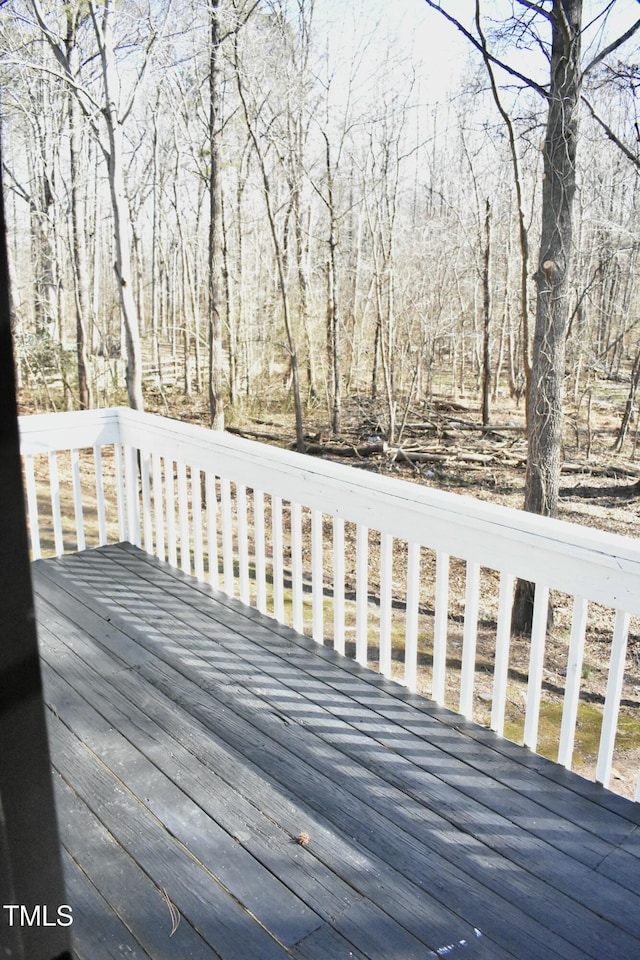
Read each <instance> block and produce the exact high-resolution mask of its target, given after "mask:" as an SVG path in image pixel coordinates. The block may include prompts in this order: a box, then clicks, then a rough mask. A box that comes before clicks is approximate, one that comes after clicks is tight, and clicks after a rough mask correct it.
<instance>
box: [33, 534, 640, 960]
mask: <svg viewBox="0 0 640 960" xmlns="http://www.w3.org/2000/svg"><path fill="white" fill-rule="evenodd" d="M33 575H34V584H35V589H36V595H37V613H38V619H39V635H40V643H41V648H42V656H43V669H44V674H45V688H46V699H47V703H48V705H49V707H50V710H49V716H50V735H51V744H52V752H53V759H54V768H55V774H54V775H55V783H56V791H57V800H58V815H59V819H60V828H61V834H62V839H63V844H64V849H65V852H64V858H65V870H66V872H67V874H66V875H67V883H68V896H69V902H70V903H71V905H72V906H73V911H74V925H73V932H74V936H75V943H76V950H77V954H78V957H80V958H86V960H101V958H104V957H123V956H126V957H131V958H147V957H149V958H153V960H162V958H165V957H166V958H180V960H186V958H203V960H205V958H209V957H221V958H223V960H271V958H284V957H295V958H300V960H342V958H345V960H346V958H354V960H365V958H370V960H408V958H415V960H423V958H426V957H434V956H435V957H443V956H446V957H451V958H454V960H455V958H458V957H459V958H460V960H464V958H472V957H473V958H476V957H482V958H487V960H501V958H507V957H510V958H516V960H529V958H530V960H539V958H543V957H544V958H551V957H563V958H570V960H584V958H589V957H593V958H597V960H606V958H613V957H615V958H617V960H621V958H624V960H632V958H637V957H640V895H639V892H640V869H639V868H640V829H639V825H640V807H639V806H638V805H636V804H633V803H631V802H630V801H626V800H623V799H622V798H620V797H617V796H615V795H614V794H611V793H609V792H607V791H605V790H602V789H600V788H598V787H595V786H593V785H592V784H589V783H587V782H586V781H584V780H582V779H580V778H579V777H577V776H574V775H572V774H568V773H566V772H565V771H564V770H562V769H561V768H560V767H558V766H556V765H555V764H551V763H549V762H548V761H545V760H543V759H541V758H540V757H537V756H535V755H534V754H531V753H530V752H528V751H526V750H524V749H521V748H518V747H516V746H514V745H512V744H509V743H508V742H507V741H504V740H501V739H500V738H498V737H496V736H494V735H493V734H491V733H489V732H488V731H485V730H482V729H480V728H478V727H476V726H474V725H472V724H468V723H465V722H464V721H463V720H461V719H460V717H458V716H456V715H454V714H452V713H450V712H448V711H446V710H443V709H441V708H438V707H436V706H435V705H434V704H432V703H431V702H429V701H426V700H423V699H421V698H419V697H416V696H411V695H409V694H407V693H406V692H405V691H404V690H403V689H402V688H401V687H399V686H397V685H396V684H393V683H390V682H388V681H385V680H384V679H383V678H382V677H381V676H379V675H378V674H375V673H372V672H370V671H367V670H365V669H363V668H362V667H359V666H358V665H357V664H354V663H353V662H351V661H347V660H344V659H342V658H340V657H338V656H337V655H335V654H334V653H333V652H332V651H330V650H328V649H326V648H323V647H320V646H318V645H316V644H314V643H313V641H310V640H308V639H306V638H303V637H300V636H298V635H296V634H295V633H293V631H291V630H289V629H287V628H284V627H280V626H278V625H277V624H276V623H275V622H274V621H272V620H269V619H267V618H265V617H263V616H261V615H260V614H258V613H256V612H255V611H253V610H250V609H248V608H245V607H243V606H242V605H241V604H239V603H238V602H235V601H231V600H229V599H227V598H225V597H223V596H221V595H217V594H216V595H214V594H213V593H212V591H211V590H209V589H208V588H207V587H206V586H203V585H202V584H198V583H197V582H196V581H195V580H193V579H191V578H189V577H186V576H185V575H183V574H182V573H180V572H179V571H178V570H175V569H174V568H172V567H170V566H169V565H167V564H164V563H160V562H159V561H157V560H155V559H153V558H151V557H149V556H148V555H146V554H144V553H142V552H141V551H139V550H137V549H135V548H134V547H131V546H129V545H119V546H115V547H114V546H110V547H105V548H101V549H99V550H93V551H87V552H85V553H82V554H77V555H73V556H66V557H63V558H61V559H58V560H46V561H38V562H37V563H35V564H34V565H33ZM303 833H306V834H308V836H309V840H308V843H306V844H304V845H302V844H300V843H298V842H297V838H298V837H299V835H300V834H303ZM178 920H179V923H178V925H177V927H176V923H177V921H178ZM172 928H175V929H174V930H173V933H172Z"/></svg>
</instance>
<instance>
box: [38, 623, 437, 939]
mask: <svg viewBox="0 0 640 960" xmlns="http://www.w3.org/2000/svg"><path fill="white" fill-rule="evenodd" d="M45 622H46V624H47V627H48V626H49V624H50V623H51V618H50V616H47V617H46V621H45ZM77 645H78V644H77V641H76V642H74V647H77ZM49 649H52V650H53V652H54V655H55V661H56V665H57V668H58V669H60V671H61V673H62V674H64V676H65V678H66V679H67V680H69V682H71V683H73V684H75V683H76V681H77V680H78V679H81V680H82V681H83V685H84V687H85V689H86V693H87V695H88V696H90V698H91V699H92V700H93V698H94V697H95V696H99V692H100V690H99V684H98V683H96V682H95V681H94V682H93V683H92V682H91V679H90V678H88V677H87V676H86V672H85V673H83V672H82V671H79V670H78V668H75V669H74V667H73V665H72V664H70V663H69V656H67V657H65V656H64V655H62V656H61V655H60V653H59V651H57V650H56V649H55V643H54V641H53V640H49V639H48V640H47V653H46V654H45V657H47V656H48V653H49ZM92 661H93V665H94V666H95V668H96V669H101V668H102V667H103V664H102V662H101V658H100V657H96V656H95V653H94V655H93V656H92ZM118 679H119V681H120V682H121V683H122V684H123V686H124V687H125V688H126V687H127V686H128V687H129V688H130V693H131V695H132V697H135V698H136V700H137V702H138V703H142V704H145V707H146V701H147V699H148V697H149V694H148V693H147V694H146V695H145V690H144V685H143V684H141V682H140V677H139V676H135V677H131V676H130V675H127V674H126V673H125V672H124V671H120V674H119V677H118ZM127 680H128V681H129V683H128V684H127V683H126V681H127ZM119 685H120V684H119ZM54 702H55V704H56V709H57V711H58V712H60V708H59V706H58V704H59V703H60V700H59V699H58V698H56V699H55V700H54ZM123 702H124V703H125V709H124V712H119V711H118V709H117V706H118V703H123ZM159 707H161V705H160V704H158V703H155V704H154V713H155V712H156V711H157V710H158V708H159ZM100 709H101V712H102V713H103V714H104V715H105V718H106V719H107V720H108V721H109V722H114V723H116V724H117V725H118V726H119V727H120V728H121V729H122V727H123V725H124V724H126V723H134V724H135V728H136V733H135V739H136V742H137V743H138V745H140V742H141V739H144V738H141V733H142V728H143V726H145V725H146V726H150V724H149V723H148V722H147V717H146V713H143V712H142V711H140V710H138V709H137V708H136V706H135V705H134V704H133V702H131V701H130V702H126V701H125V700H124V697H122V695H121V694H120V693H119V691H118V690H117V689H116V688H115V683H114V684H112V685H111V687H110V690H109V701H108V703H107V702H105V703H104V704H102V705H101V708H100ZM165 713H166V714H169V725H170V726H171V727H172V729H173V730H174V731H175V732H177V733H178V734H179V735H180V736H181V739H182V734H184V733H186V734H188V733H189V731H188V727H192V726H193V724H192V723H189V724H188V726H187V725H176V716H175V707H173V708H172V709H171V710H170V711H169V710H168V709H165ZM67 719H68V721H69V722H70V724H71V725H72V726H73V727H74V729H76V730H77V729H78V728H79V727H78V724H77V722H74V719H73V717H69V716H68V715H67ZM176 727H177V730H176ZM154 732H155V739H154V738H152V736H151V731H149V733H148V734H147V737H146V740H147V742H146V746H145V753H146V754H147V756H150V757H153V758H154V761H155V762H156V763H157V765H158V768H159V769H162V770H164V771H165V772H166V773H170V774H172V775H173V776H174V777H175V779H176V780H177V781H179V782H180V783H181V784H182V785H183V787H184V789H186V788H187V783H188V788H189V792H190V795H191V796H192V797H193V798H195V799H196V800H197V801H198V802H199V803H200V804H201V805H202V808H203V810H209V812H210V813H211V816H212V817H217V818H218V819H220V820H221V821H222V822H224V823H225V826H226V828H227V829H228V830H229V836H230V837H232V838H233V841H234V844H241V845H242V846H243V847H246V849H248V850H249V849H250V850H251V851H252V853H254V854H255V855H256V858H257V859H258V860H260V862H262V863H264V864H265V865H267V866H270V867H271V868H272V869H273V870H276V869H279V870H280V871H281V872H282V874H283V875H284V876H286V877H287V882H288V884H289V886H291V887H292V888H294V889H296V890H297V891H298V892H299V893H300V895H301V896H303V897H304V898H306V899H307V900H310V901H312V903H313V906H314V908H315V909H320V910H321V912H322V914H323V918H324V920H325V921H331V922H332V923H334V924H337V925H338V926H341V925H343V923H348V925H349V928H350V935H351V937H352V940H353V939H355V940H356V941H357V940H358V934H357V929H360V930H361V931H365V932H364V933H362V932H361V933H360V937H361V938H362V937H363V936H364V937H365V939H366V940H368V941H369V942H370V940H371V934H370V932H369V931H370V929H371V926H372V925H373V924H379V923H380V922H381V919H382V921H383V922H384V925H385V926H386V927H387V928H388V930H390V931H393V930H394V928H395V927H396V924H395V921H394V920H393V919H392V918H391V917H390V916H389V915H386V916H382V918H381V911H380V909H377V908H375V907H374V906H372V905H371V903H370V901H366V900H365V899H364V898H363V897H362V896H361V895H359V894H357V893H356V891H354V890H353V888H351V887H349V886H348V885H347V884H346V883H344V882H342V881H341V880H340V878H339V876H338V874H337V873H335V872H334V871H331V870H329V868H328V867H326V866H323V864H322V863H321V862H319V861H317V860H316V859H315V858H314V857H313V855H312V852H311V851H307V850H306V849H303V848H302V847H301V846H300V845H298V844H297V843H296V842H295V836H294V835H292V834H291V833H290V832H289V831H284V830H282V829H281V828H279V827H278V825H277V824H275V823H274V820H273V818H272V817H269V818H267V817H265V816H264V814H262V813H261V811H259V810H258V809H257V808H255V807H253V806H251V805H250V804H249V803H248V801H246V800H244V799H243V797H242V796H240V795H239V794H238V793H237V792H236V793H235V794H234V793H233V792H232V791H231V790H230V789H229V787H228V785H226V784H225V783H224V782H223V781H221V780H220V778H219V777H218V776H216V775H215V773H214V770H224V769H225V768H226V767H227V766H228V765H229V759H230V758H229V756H224V755H222V753H221V751H219V750H218V751H217V752H216V756H215V763H214V764H212V766H210V767H204V766H203V764H202V763H201V762H200V761H198V760H197V758H196V757H195V756H193V755H190V754H189V752H188V751H187V750H186V749H185V748H184V747H183V746H182V744H181V743H180V742H179V741H177V740H175V739H173V738H171V739H169V738H167V740H162V741H159V740H158V738H157V725H155V727H154ZM190 735H191V736H192V737H193V731H191V734H190ZM185 739H186V738H185ZM201 742H202V748H203V750H204V751H206V752H207V754H209V755H211V754H212V748H213V744H212V742H211V737H210V736H204V735H203V736H202V738H201ZM102 759H103V760H104V759H105V757H104V755H103V756H102ZM211 759H212V758H211V756H209V760H210V761H211ZM235 776H236V777H237V774H236V775H235ZM259 788H262V784H259ZM151 790H152V787H151V783H150V782H149V791H151ZM257 795H258V796H259V795H260V794H259V793H258V794H257ZM297 822H298V826H300V825H301V824H302V825H303V826H306V827H308V826H309V824H308V818H307V817H306V816H305V815H304V814H301V815H300V816H299V817H298V821H297ZM312 832H313V831H312ZM314 836H315V832H314ZM200 847H201V845H200ZM349 853H350V851H349V850H348V849H343V850H342V851H341V856H342V858H343V859H344V858H345V856H347V857H348V856H349ZM285 861H288V862H287V863H286V866H285ZM371 867H372V864H371V863H367V864H365V865H364V868H365V870H366V871H367V872H369V871H370V870H371ZM292 873H295V874H296V876H295V877H293V876H292ZM271 896H273V894H271ZM271 902H272V903H276V904H278V911H279V912H282V909H283V903H282V898H277V896H276V898H275V899H274V900H272V901H271ZM363 905H365V906H367V912H366V913H363V911H362V906H363ZM419 906H420V907H421V908H422V910H423V911H425V908H426V903H425V902H424V900H423V901H422V902H421V903H420V904H419ZM356 908H357V909H358V912H359V914H360V920H359V922H358V924H357V927H356V925H355V909H356ZM347 915H348V917H347ZM339 916H340V917H341V918H344V920H343V919H340V920H339V919H338V917H339ZM317 927H318V924H314V925H313V928H314V930H315V929H316V928H317ZM450 930H451V925H449V927H448V931H450ZM303 937H304V938H306V937H307V932H304V933H303V934H302V936H300V931H298V936H297V937H296V940H297V939H302V938H303ZM345 942H346V941H345ZM421 955H424V951H421Z"/></svg>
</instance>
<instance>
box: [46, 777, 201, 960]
mask: <svg viewBox="0 0 640 960" xmlns="http://www.w3.org/2000/svg"><path fill="white" fill-rule="evenodd" d="M54 786H55V788H56V807H57V811H58V819H59V821H60V823H61V830H62V833H63V835H64V838H65V853H66V856H67V858H68V860H69V863H68V866H67V876H68V878H69V881H70V887H69V892H70V894H71V897H72V899H73V901H74V906H75V922H74V924H73V934H74V946H75V950H76V952H77V953H79V954H81V955H83V956H86V957H87V958H88V960H94V958H96V957H97V955H98V954H97V944H98V942H99V938H100V937H104V928H103V926H102V924H100V923H99V922H97V921H96V917H97V916H101V915H102V913H103V912H105V910H107V911H108V913H109V914H110V921H109V922H110V927H111V933H110V936H109V940H108V942H109V943H111V944H112V945H113V949H114V950H116V952H115V954H114V953H112V952H109V953H108V956H114V955H115V956H117V957H121V956H122V948H123V944H122V942H121V935H122V931H121V929H120V928H121V925H122V921H124V922H125V924H126V926H127V928H128V929H129V931H130V932H131V939H132V943H131V944H130V945H128V946H127V949H128V950H133V951H134V952H133V953H132V954H129V953H128V954H127V956H129V955H131V956H140V957H144V958H147V957H149V958H151V960H174V958H175V957H176V956H180V957H181V958H184V960H201V958H202V957H209V956H211V949H210V947H209V946H208V945H207V944H206V943H205V941H204V940H203V939H202V937H200V935H199V934H198V933H197V932H196V931H195V930H194V928H193V927H192V926H191V924H190V923H188V921H187V920H186V919H185V918H184V917H181V918H180V923H179V925H178V927H177V929H176V930H175V931H174V932H172V926H173V925H172V922H171V916H170V913H169V908H168V905H167V904H166V902H165V901H164V900H163V897H162V891H161V890H160V889H159V888H158V887H157V886H156V884H155V883H154V882H153V880H152V879H151V877H150V876H149V875H148V874H146V873H145V872H144V871H143V870H142V869H141V868H140V866H139V865H138V864H137V863H136V861H135V860H134V859H133V858H132V857H131V856H129V854H128V853H127V852H126V850H124V848H123V847H121V846H120V845H119V844H118V842H117V840H116V839H115V837H113V835H112V834H110V833H109V832H108V831H107V830H106V829H105V827H104V825H103V824H102V823H101V822H100V820H99V819H98V817H96V816H95V815H94V814H93V813H92V812H91V811H90V810H89V808H88V807H87V805H86V804H85V803H83V801H82V800H81V799H80V797H79V796H78V795H77V794H76V793H75V792H74V791H73V790H72V789H71V787H70V786H69V784H68V783H66V782H65V781H64V780H63V779H62V777H61V776H60V774H59V773H57V772H54ZM77 863H81V864H82V871H81V872H80V871H78V870H77V868H76V869H74V867H76V864H77ZM78 875H80V877H81V878H82V880H83V881H84V883H85V884H89V883H90V884H91V885H92V887H93V891H91V894H92V896H91V899H92V900H93V904H94V905H93V907H92V908H91V909H88V908H87V904H86V902H85V903H81V897H80V895H79V892H78V890H77V888H76V886H75V884H76V882H77V877H78ZM85 899H87V898H85ZM108 905H110V906H108ZM118 925H120V928H119V926H118ZM105 927H107V928H108V925H107V924H105ZM118 935H120V936H118ZM134 938H135V940H134Z"/></svg>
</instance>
